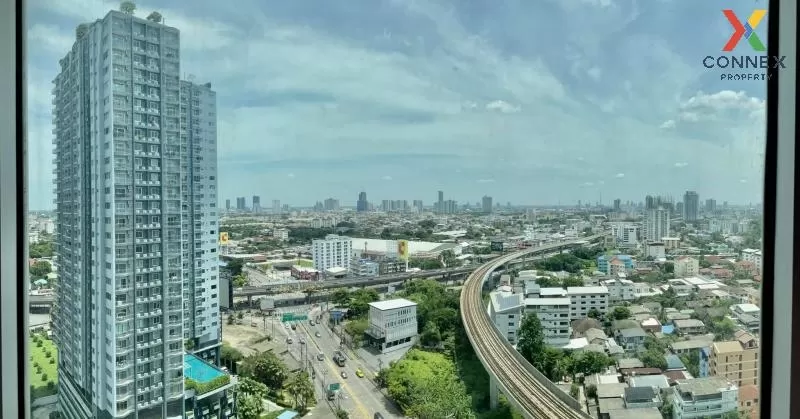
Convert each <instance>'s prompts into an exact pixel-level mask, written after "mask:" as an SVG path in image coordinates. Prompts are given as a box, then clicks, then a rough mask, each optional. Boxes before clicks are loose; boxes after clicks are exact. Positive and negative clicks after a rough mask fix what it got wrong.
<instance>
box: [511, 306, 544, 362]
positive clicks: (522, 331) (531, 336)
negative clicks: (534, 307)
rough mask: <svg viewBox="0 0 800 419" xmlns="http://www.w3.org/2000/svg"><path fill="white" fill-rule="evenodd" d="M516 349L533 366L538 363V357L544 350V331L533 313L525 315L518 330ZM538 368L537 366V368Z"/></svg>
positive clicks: (537, 317)
mask: <svg viewBox="0 0 800 419" xmlns="http://www.w3.org/2000/svg"><path fill="white" fill-rule="evenodd" d="M518 336H519V339H518V341H517V350H518V351H519V353H520V355H522V356H523V357H524V358H525V359H527V360H528V362H530V363H531V364H532V365H533V366H534V367H536V365H537V364H538V363H540V359H539V357H538V355H539V354H541V353H542V352H543V351H544V348H545V345H544V332H543V331H542V322H541V321H540V320H539V316H537V315H536V314H535V313H533V314H528V315H525V317H524V318H523V319H522V324H520V326H519V331H518ZM537 369H538V368H537Z"/></svg>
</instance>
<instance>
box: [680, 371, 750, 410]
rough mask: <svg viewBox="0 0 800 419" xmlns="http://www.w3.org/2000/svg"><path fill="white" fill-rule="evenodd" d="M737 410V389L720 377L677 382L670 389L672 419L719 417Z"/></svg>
mask: <svg viewBox="0 0 800 419" xmlns="http://www.w3.org/2000/svg"><path fill="white" fill-rule="evenodd" d="M738 408H739V388H738V387H737V386H736V385H735V384H733V383H731V382H730V381H728V380H726V379H724V378H720V377H704V378H695V379H690V380H677V385H675V386H673V387H672V418H673V419H700V418H707V417H721V416H722V415H724V414H725V413H728V412H736V411H737V410H738Z"/></svg>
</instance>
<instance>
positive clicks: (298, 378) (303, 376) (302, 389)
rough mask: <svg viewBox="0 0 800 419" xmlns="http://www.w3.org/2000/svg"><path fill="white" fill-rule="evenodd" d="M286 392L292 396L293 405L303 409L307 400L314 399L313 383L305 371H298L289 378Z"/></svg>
mask: <svg viewBox="0 0 800 419" xmlns="http://www.w3.org/2000/svg"><path fill="white" fill-rule="evenodd" d="M286 392H287V393H289V395H290V396H291V397H292V400H293V405H294V407H295V408H299V409H301V410H303V409H305V408H306V406H308V402H309V401H311V400H314V383H312V382H311V377H309V376H308V373H307V372H305V371H300V372H298V373H297V374H294V375H292V376H291V377H290V378H289V381H288V382H287V383H286Z"/></svg>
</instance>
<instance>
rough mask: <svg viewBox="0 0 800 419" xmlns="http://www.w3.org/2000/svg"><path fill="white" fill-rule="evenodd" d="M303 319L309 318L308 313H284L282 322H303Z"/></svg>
mask: <svg viewBox="0 0 800 419" xmlns="http://www.w3.org/2000/svg"><path fill="white" fill-rule="evenodd" d="M303 320H308V315H307V314H294V313H283V317H281V321H282V322H301V321H303Z"/></svg>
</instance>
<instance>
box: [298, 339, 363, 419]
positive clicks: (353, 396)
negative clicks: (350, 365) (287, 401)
mask: <svg viewBox="0 0 800 419" xmlns="http://www.w3.org/2000/svg"><path fill="white" fill-rule="evenodd" d="M302 327H303V329H304V330H305V331H306V332H307V333H306V334H307V335H308V340H310V341H311V342H313V343H314V346H315V347H316V348H317V351H319V352H322V348H320V346H319V344H317V340H316V336H314V335H313V334H311V333H308V332H309V330H308V329H307V328H306V325H305V323H303V324H302ZM307 344H308V341H306V345H307ZM315 356H316V355H315ZM314 359H316V358H314ZM323 362H324V363H325V365H326V366H327V367H328V370H329V371H333V372H334V377H338V378H337V382H340V383H341V385H342V387H344V389H345V390H347V393H348V394H350V396H351V397H350V400H352V401H353V402H355V404H356V408H358V410H360V411H361V413H362V414H363V417H364V419H369V411H368V410H367V408H366V407H365V406H364V404H363V403H361V400H359V399H358V397H356V392H354V391H353V389H352V388H351V387H350V386H349V385H348V384H347V380H346V379H341V380H339V379H340V378H342V376H341V373H340V372H339V369H338V367H337V366H336V365H334V364H333V362H332V361H331V360H330V357H329V356H326V357H325V358H324V361H323ZM356 378H358V377H356ZM325 384H331V383H325ZM326 397H327V395H326Z"/></svg>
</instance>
